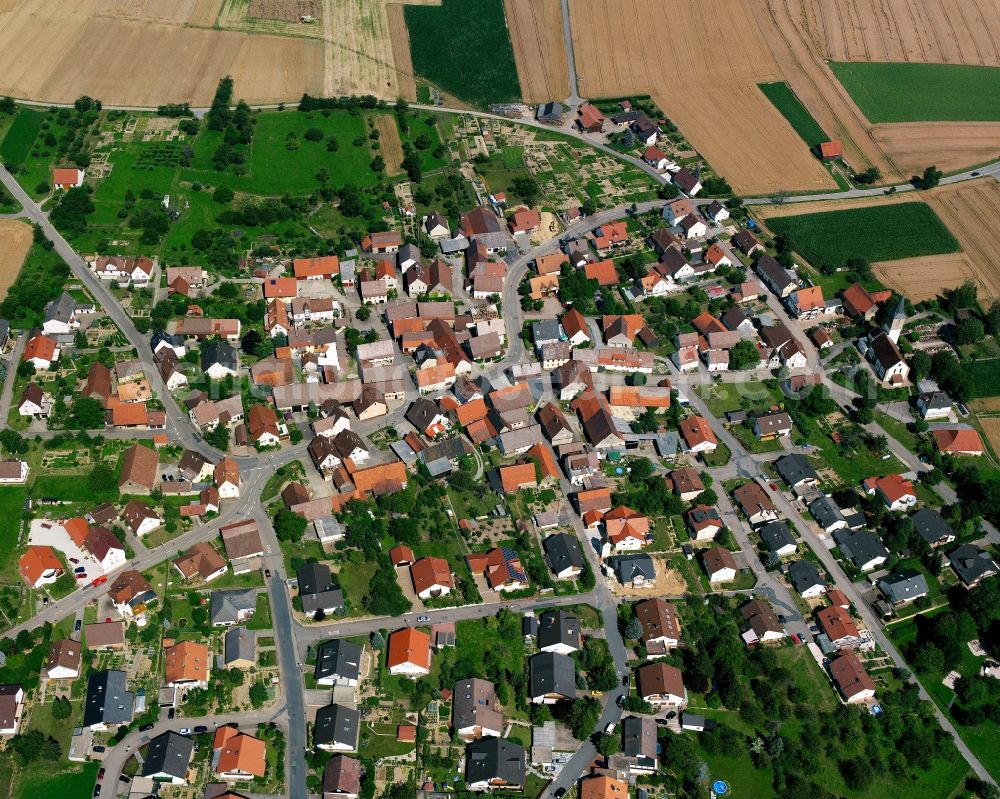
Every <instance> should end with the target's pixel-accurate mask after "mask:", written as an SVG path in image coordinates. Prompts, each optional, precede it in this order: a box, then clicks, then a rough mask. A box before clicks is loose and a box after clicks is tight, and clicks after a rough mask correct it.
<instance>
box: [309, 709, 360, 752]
mask: <svg viewBox="0 0 1000 799" xmlns="http://www.w3.org/2000/svg"><path fill="white" fill-rule="evenodd" d="M360 720H361V714H360V713H359V712H358V711H357V710H355V709H354V708H350V707H347V706H346V705H337V704H333V705H327V706H326V707H321V708H320V709H319V710H317V711H316V724H315V725H314V726H313V745H314V746H319V745H320V744H335V743H336V744H346V745H347V746H350V747H351V749H357V748H358V726H359V723H360Z"/></svg>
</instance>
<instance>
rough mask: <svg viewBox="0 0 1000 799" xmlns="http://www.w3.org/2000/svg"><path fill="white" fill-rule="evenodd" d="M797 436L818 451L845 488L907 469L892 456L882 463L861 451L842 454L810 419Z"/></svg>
mask: <svg viewBox="0 0 1000 799" xmlns="http://www.w3.org/2000/svg"><path fill="white" fill-rule="evenodd" d="M800 432H801V433H802V435H803V436H804V437H805V440H806V441H808V442H809V443H810V444H812V445H813V446H814V447H816V448H817V449H819V451H820V453H821V454H822V456H823V460H825V461H826V463H827V465H828V466H829V467H830V468H831V469H833V471H834V472H836V473H837V476H838V477H839V478H840V479H841V480H843V482H845V483H847V484H848V485H857V484H858V483H860V482H861V481H862V480H864V479H865V478H866V477H873V476H879V477H883V476H885V475H887V474H900V473H902V472H905V471H906V467H904V466H903V464H902V463H900V462H899V460H898V459H897V458H896V457H895V456H893V457H891V458H889V459H888V460H882V458H881V456H878V455H873V454H872V453H870V452H869V451H868V450H866V449H865V448H864V447H860V448H859V449H858V450H857V451H856V452H849V451H846V450H844V449H843V448H842V447H841V446H840V445H839V444H836V443H834V441H833V439H831V438H830V437H829V436H828V435H827V434H826V433H824V432H823V431H822V430H821V429H820V427H819V425H818V424H817V423H816V421H815V420H813V419H808V418H807V419H805V424H803V425H802V429H801V430H800Z"/></svg>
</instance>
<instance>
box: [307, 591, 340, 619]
mask: <svg viewBox="0 0 1000 799" xmlns="http://www.w3.org/2000/svg"><path fill="white" fill-rule="evenodd" d="M320 609H322V610H323V611H324V612H328V611H331V610H343V609H344V591H343V589H341V587H340V586H336V587H335V588H331V589H329V590H327V591H319V592H318V593H315V594H303V595H302V610H303V612H305V613H310V614H311V613H315V612H316V611H317V610H320Z"/></svg>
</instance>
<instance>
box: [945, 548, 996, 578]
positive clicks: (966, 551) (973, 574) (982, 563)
mask: <svg viewBox="0 0 1000 799" xmlns="http://www.w3.org/2000/svg"><path fill="white" fill-rule="evenodd" d="M948 562H949V563H951V567H952V568H953V569H954V570H955V574H957V575H958V576H959V578H960V579H961V580H962V582H963V583H968V584H971V583H974V582H976V581H977V580H980V579H982V578H983V577H989V576H990V575H991V574H996V571H997V565H996V563H995V562H994V561H993V559H992V558H991V557H990V556H989V553H988V552H986V551H985V550H983V549H982V548H981V547H978V546H976V545H975V544H962V546H960V547H956V548H955V549H953V550H952V551H951V552H950V553H948Z"/></svg>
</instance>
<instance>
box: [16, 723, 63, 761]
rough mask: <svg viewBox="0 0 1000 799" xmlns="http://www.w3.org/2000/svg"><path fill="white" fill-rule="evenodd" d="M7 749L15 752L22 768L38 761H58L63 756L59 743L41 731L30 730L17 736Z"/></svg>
mask: <svg viewBox="0 0 1000 799" xmlns="http://www.w3.org/2000/svg"><path fill="white" fill-rule="evenodd" d="M7 748H8V749H9V750H11V751H13V752H14V754H15V755H16V757H17V759H18V761H19V762H20V763H21V765H22V766H27V765H28V764H30V763H33V762H34V761H36V760H56V759H58V758H59V756H60V755H61V754H62V751H61V749H60V747H59V742H58V741H57V740H56V739H55V738H53V737H52V736H47V735H45V734H44V733H43V732H42V731H41V730H28V731H27V732H25V733H21V734H18V735H15V736H14V737H13V738H11V739H10V741H8V743H7Z"/></svg>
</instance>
